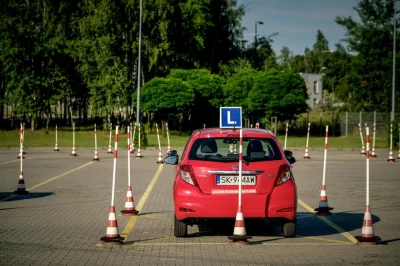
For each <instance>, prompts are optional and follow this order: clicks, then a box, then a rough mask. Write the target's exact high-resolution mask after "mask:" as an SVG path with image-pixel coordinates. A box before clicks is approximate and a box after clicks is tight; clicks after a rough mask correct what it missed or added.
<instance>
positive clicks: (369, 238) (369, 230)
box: [356, 205, 381, 246]
mask: <svg viewBox="0 0 400 266" xmlns="http://www.w3.org/2000/svg"><path fill="white" fill-rule="evenodd" d="M372 223H373V222H372V215H371V209H370V206H369V205H367V206H366V208H365V213H364V221H363V226H362V228H361V236H356V239H357V240H358V242H357V244H359V245H362V246H367V245H368V246H372V245H377V244H378V242H379V241H380V240H381V238H380V237H378V236H375V234H374V227H373V224H372Z"/></svg>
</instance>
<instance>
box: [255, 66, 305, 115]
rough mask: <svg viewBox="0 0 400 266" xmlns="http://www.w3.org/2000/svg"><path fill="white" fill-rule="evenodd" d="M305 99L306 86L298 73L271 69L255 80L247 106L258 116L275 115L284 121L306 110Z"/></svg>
mask: <svg viewBox="0 0 400 266" xmlns="http://www.w3.org/2000/svg"><path fill="white" fill-rule="evenodd" d="M307 99H308V93H307V88H306V86H305V83H304V80H303V78H302V77H301V76H300V75H299V74H298V73H294V72H291V71H278V70H276V69H272V70H269V71H267V72H264V73H263V74H261V75H259V76H258V77H257V79H256V80H255V82H254V86H253V88H252V89H251V90H250V92H249V96H248V107H249V111H250V112H251V114H252V115H254V116H256V117H258V118H264V117H267V118H270V117H272V116H277V117H278V119H279V120H280V121H284V120H291V119H294V118H296V116H297V115H299V114H301V113H303V112H305V111H307V108H308V106H307V103H306V100H307Z"/></svg>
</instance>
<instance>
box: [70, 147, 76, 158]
mask: <svg viewBox="0 0 400 266" xmlns="http://www.w3.org/2000/svg"><path fill="white" fill-rule="evenodd" d="M71 155H72V156H77V154H76V151H75V146H72V152H71Z"/></svg>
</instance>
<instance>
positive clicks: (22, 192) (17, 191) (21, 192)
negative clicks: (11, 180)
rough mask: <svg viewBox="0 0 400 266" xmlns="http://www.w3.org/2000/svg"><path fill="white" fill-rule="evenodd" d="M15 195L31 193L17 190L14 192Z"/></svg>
mask: <svg viewBox="0 0 400 266" xmlns="http://www.w3.org/2000/svg"><path fill="white" fill-rule="evenodd" d="M14 193H15V194H18V195H26V194H28V193H29V191H26V190H23V191H20V190H16V191H14Z"/></svg>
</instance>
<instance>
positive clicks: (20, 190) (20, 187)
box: [14, 123, 29, 195]
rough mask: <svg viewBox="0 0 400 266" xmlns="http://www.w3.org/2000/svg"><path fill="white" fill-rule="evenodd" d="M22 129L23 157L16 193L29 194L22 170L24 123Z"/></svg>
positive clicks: (20, 132) (20, 142) (20, 140)
mask: <svg viewBox="0 0 400 266" xmlns="http://www.w3.org/2000/svg"><path fill="white" fill-rule="evenodd" d="M20 126H21V128H20V131H19V135H20V136H19V147H20V151H21V156H19V159H20V170H19V178H18V186H17V190H16V191H14V193H15V194H21V195H22V194H28V193H29V191H26V190H25V180H24V172H23V170H22V160H23V154H22V147H23V142H24V139H23V131H22V123H21V125H20Z"/></svg>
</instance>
